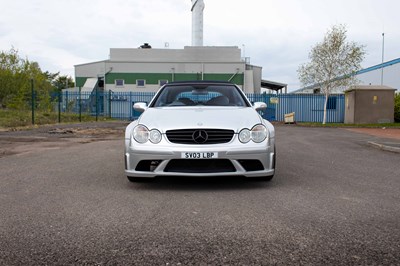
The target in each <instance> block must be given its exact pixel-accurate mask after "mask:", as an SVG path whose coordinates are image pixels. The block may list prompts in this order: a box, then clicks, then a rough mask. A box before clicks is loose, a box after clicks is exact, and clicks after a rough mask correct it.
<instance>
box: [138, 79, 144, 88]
mask: <svg viewBox="0 0 400 266" xmlns="http://www.w3.org/2000/svg"><path fill="white" fill-rule="evenodd" d="M136 86H138V87H144V86H146V80H144V79H137V80H136Z"/></svg>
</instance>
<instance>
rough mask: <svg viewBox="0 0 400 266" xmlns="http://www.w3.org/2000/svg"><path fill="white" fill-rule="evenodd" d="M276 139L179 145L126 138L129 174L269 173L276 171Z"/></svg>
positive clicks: (232, 174)
mask: <svg viewBox="0 0 400 266" xmlns="http://www.w3.org/2000/svg"><path fill="white" fill-rule="evenodd" d="M186 152H192V153H193V152H197V153H218V158H216V159H211V160H209V159H182V153H186ZM274 168H275V141H274V138H269V139H267V140H266V141H264V142H262V143H246V144H243V143H240V142H239V141H238V140H237V139H236V141H232V142H231V143H227V144H213V145H178V144H171V143H168V142H167V143H160V144H151V143H147V144H135V145H133V146H131V145H130V141H129V139H126V140H125V174H126V175H127V176H131V177H145V178H146V177H147V178H153V177H156V176H199V177H203V176H245V177H266V176H273V175H274V173H275V169H274Z"/></svg>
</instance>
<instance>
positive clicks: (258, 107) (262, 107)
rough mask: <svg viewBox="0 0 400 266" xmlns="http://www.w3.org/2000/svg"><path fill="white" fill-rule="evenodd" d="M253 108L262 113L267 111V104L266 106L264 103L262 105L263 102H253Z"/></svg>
mask: <svg viewBox="0 0 400 266" xmlns="http://www.w3.org/2000/svg"><path fill="white" fill-rule="evenodd" d="M253 108H254V109H255V110H256V111H263V110H265V109H267V104H266V103H263V102H255V103H254V104H253Z"/></svg>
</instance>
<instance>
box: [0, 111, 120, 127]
mask: <svg viewBox="0 0 400 266" xmlns="http://www.w3.org/2000/svg"><path fill="white" fill-rule="evenodd" d="M60 120H61V123H79V122H80V121H79V115H78V114H73V113H61V119H60ZM113 120H114V119H112V118H108V117H103V116H99V117H98V121H113ZM81 121H82V122H93V121H96V117H95V116H90V115H87V114H82V116H81ZM57 123H58V113H56V112H43V111H35V125H47V124H57ZM27 126H33V125H32V113H31V111H30V110H25V111H22V110H10V109H0V128H17V127H27Z"/></svg>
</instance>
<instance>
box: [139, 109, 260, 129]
mask: <svg viewBox="0 0 400 266" xmlns="http://www.w3.org/2000/svg"><path fill="white" fill-rule="evenodd" d="M138 122H139V124H142V125H145V126H146V127H147V128H148V129H153V128H156V129H158V130H160V131H161V132H162V133H165V132H166V131H167V130H171V129H185V128H220V129H232V130H234V131H235V132H239V131H240V130H241V129H242V128H249V129H251V128H252V127H253V126H254V125H256V124H259V123H261V118H260V116H259V115H258V113H257V112H256V111H255V110H254V109H253V108H251V107H203V106H201V107H200V106H199V107H160V108H148V109H147V110H146V111H145V112H144V113H143V114H142V115H141V116H140V118H139V121H138Z"/></svg>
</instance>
